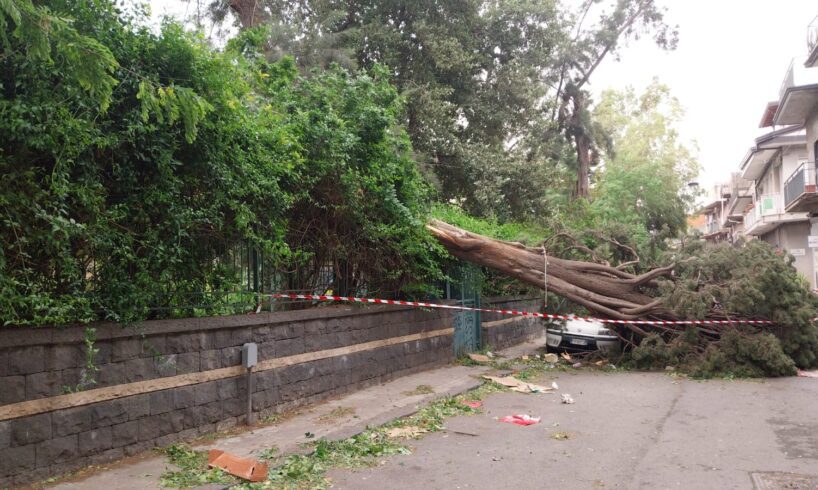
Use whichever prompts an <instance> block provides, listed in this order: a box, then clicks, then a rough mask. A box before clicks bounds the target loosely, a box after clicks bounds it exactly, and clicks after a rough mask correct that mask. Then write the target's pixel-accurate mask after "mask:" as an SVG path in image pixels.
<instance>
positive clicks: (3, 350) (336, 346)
mask: <svg viewBox="0 0 818 490" xmlns="http://www.w3.org/2000/svg"><path fill="white" fill-rule="evenodd" d="M503 301H505V303H502V302H501V303H498V304H501V305H502V304H505V306H501V307H504V308H506V307H515V308H521V307H523V306H530V307H533V308H538V305H536V304H535V302H536V300H516V301H513V300H503ZM526 301H528V302H526ZM532 301H533V302H532ZM511 305H516V306H511ZM451 314H452V313H451V312H450V311H448V310H431V311H426V310H421V309H417V308H411V307H395V306H378V307H369V308H360V307H354V306H329V307H320V308H314V309H310V310H303V311H292V312H279V313H262V314H258V315H243V316H230V317H210V318H190V319H182V320H160V321H149V322H144V323H142V324H140V325H138V326H134V327H122V326H120V325H114V324H95V325H93V327H94V328H95V329H96V337H97V341H96V344H95V347H96V348H98V349H99V352H98V354H97V355H96V357H95V364H96V366H97V367H98V369H99V371H98V372H95V373H90V374H92V377H93V378H94V379H95V380H96V383H95V384H93V385H90V386H86V387H85V388H84V389H83V390H82V391H79V392H73V393H72V392H70V390H71V389H74V388H76V386H77V384H78V383H80V381H81V380H82V379H83V375H82V372H83V369H85V367H84V366H85V357H86V355H85V351H84V347H83V333H84V330H85V326H71V327H66V328H50V327H46V328H6V329H3V330H0V488H3V487H6V486H10V485H16V484H22V483H28V482H32V481H38V480H42V479H45V478H48V477H50V476H53V475H57V474H62V473H65V472H68V471H71V470H74V469H77V468H80V467H83V466H87V465H93V464H102V463H105V462H109V461H112V460H115V459H118V458H121V457H123V456H128V455H132V454H136V453H138V452H141V451H144V450H146V449H150V448H152V447H155V446H165V445H169V444H173V443H175V442H178V441H183V440H189V439H192V438H195V437H196V436H199V435H202V434H205V433H209V432H213V431H217V430H222V429H226V428H229V427H232V426H235V425H237V424H239V423H242V422H243V419H244V414H245V411H246V403H247V388H246V378H245V377H244V370H243V368H242V367H241V346H242V344H244V343H246V342H256V343H257V344H258V348H259V365H258V366H257V367H256V368H255V370H254V373H253V387H252V394H251V398H252V402H251V403H252V409H253V412H254V414H255V416H256V417H258V416H264V415H266V414H269V413H271V412H281V411H285V410H289V409H292V408H295V407H297V406H300V405H305V404H309V403H314V402H317V401H320V400H322V399H326V398H329V397H332V396H337V395H339V394H342V393H345V392H349V391H353V390H356V389H360V388H362V387H365V386H368V385H371V384H376V383H381V382H384V381H387V380H389V379H393V378H395V377H398V376H402V375H405V374H410V373H413V372H417V371H421V370H425V369H429V368H432V367H435V366H439V365H442V364H446V363H448V362H450V361H451V360H452V359H453V346H452V317H451ZM530 320H531V319H523V318H518V319H516V320H514V321H513V322H507V324H502V325H499V326H495V327H494V328H491V327H489V328H488V329H486V328H484V332H485V331H486V330H489V333H484V339H485V340H487V341H488V342H489V343H491V344H492V345H493V346H495V347H499V346H504V345H509V344H511V343H515V341H516V342H521V341H524V340H526V338H528V335H529V333H530V330H532V329H531V327H530V326H529V325H528V324H527V323H525V322H529V321H530ZM521 322H522V323H521ZM523 323H525V325H524V324H523ZM86 377H87V376H86Z"/></svg>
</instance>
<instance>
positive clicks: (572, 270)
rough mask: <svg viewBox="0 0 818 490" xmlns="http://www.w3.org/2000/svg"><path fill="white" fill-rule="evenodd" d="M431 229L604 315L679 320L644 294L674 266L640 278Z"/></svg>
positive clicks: (455, 251) (453, 247)
mask: <svg viewBox="0 0 818 490" xmlns="http://www.w3.org/2000/svg"><path fill="white" fill-rule="evenodd" d="M426 227H427V228H428V229H429V231H430V232H431V233H432V235H434V237H435V238H436V239H437V240H438V241H439V242H440V243H441V244H443V246H445V247H446V249H447V250H448V251H449V252H450V253H451V254H452V255H454V256H456V257H458V258H461V259H463V260H465V261H468V262H472V263H475V264H479V265H482V266H485V267H489V268H491V269H495V270H497V271H500V272H502V273H505V274H507V275H509V276H511V277H514V278H516V279H519V280H520V281H523V282H525V283H528V284H531V285H533V286H536V287H539V288H543V289H547V290H548V291H551V292H553V293H555V294H557V295H559V296H562V297H564V298H566V299H569V300H571V301H573V302H574V303H577V304H580V305H582V306H584V307H586V308H587V309H588V310H590V311H592V312H595V313H597V314H601V315H603V316H605V317H608V318H613V319H618V320H635V319H638V318H644V317H660V318H664V319H673V318H674V316H673V314H672V313H671V312H669V311H667V310H666V309H665V308H663V307H662V304H661V300H657V299H656V298H653V297H651V296H649V295H647V294H645V293H644V292H643V291H642V290H643V289H644V288H645V286H648V285H650V284H651V282H652V281H653V280H654V279H656V278H657V277H660V276H663V275H668V274H670V271H671V267H663V268H659V269H654V270H652V271H650V272H647V273H645V274H641V275H635V274H631V273H629V272H626V271H624V270H621V269H618V268H616V267H613V266H609V265H605V264H599V263H594V262H582V261H577V260H566V259H560V258H557V257H552V256H550V255H546V254H545V250H544V249H542V248H539V249H537V248H530V247H526V246H525V245H523V244H520V243H513V242H504V241H500V240H495V239H492V238H488V237H485V236H482V235H478V234H476V233H471V232H468V231H466V230H463V229H461V228H457V227H456V226H452V225H450V224H447V223H444V222H442V221H438V220H433V221H431V222H430V223H429V224H428V225H427V226H426ZM545 272H547V275H546V273H545ZM637 330H638V328H637ZM640 333H642V332H640Z"/></svg>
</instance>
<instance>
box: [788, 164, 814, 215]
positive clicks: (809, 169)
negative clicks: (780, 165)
mask: <svg viewBox="0 0 818 490" xmlns="http://www.w3.org/2000/svg"><path fill="white" fill-rule="evenodd" d="M815 191H816V187H815V162H804V163H802V164H801V165H799V166H798V168H797V169H795V172H793V173H792V175H790V176H789V178H787V181H786V182H784V207H787V206H789V205H790V204H791V203H792V202H793V201H795V200H796V199H798V198H799V197H801V196H802V195H804V194H806V193H811V192H815Z"/></svg>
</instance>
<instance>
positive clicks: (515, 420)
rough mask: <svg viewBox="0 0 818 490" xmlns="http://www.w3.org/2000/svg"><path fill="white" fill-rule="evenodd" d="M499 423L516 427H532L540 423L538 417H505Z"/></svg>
mask: <svg viewBox="0 0 818 490" xmlns="http://www.w3.org/2000/svg"><path fill="white" fill-rule="evenodd" d="M500 422H508V423H510V424H516V425H534V424H537V423H539V422H540V418H539V417H531V416H529V415H525V414H523V415H506V416H505V417H503V418H501V419H500Z"/></svg>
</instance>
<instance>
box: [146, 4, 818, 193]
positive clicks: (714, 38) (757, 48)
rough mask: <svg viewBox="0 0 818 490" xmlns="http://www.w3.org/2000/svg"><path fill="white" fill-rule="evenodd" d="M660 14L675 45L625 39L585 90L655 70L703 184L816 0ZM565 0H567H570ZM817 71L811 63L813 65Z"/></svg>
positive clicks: (740, 134) (745, 141) (731, 157)
mask: <svg viewBox="0 0 818 490" xmlns="http://www.w3.org/2000/svg"><path fill="white" fill-rule="evenodd" d="M657 2H658V3H659V4H660V5H663V6H665V7H666V8H667V16H666V20H667V22H668V23H669V24H672V25H676V24H678V26H679V46H678V48H677V49H676V50H675V51H670V52H664V51H661V50H660V49H659V48H657V47H656V46H655V45H654V44H653V43H652V42H651V40H650V39H647V38H646V39H643V40H640V41H637V42H634V43H631V45H629V46H628V47H627V48H626V49H624V50H623V51H622V57H621V60H620V61H618V62H617V61H614V60H613V59H608V60H606V61H605V62H604V63H603V64H602V65H601V66H600V67H599V69H598V70H597V72H596V73H595V74H594V76H593V77H592V79H591V81H592V87H591V88H592V90H593V91H594V92H595V93H599V92H601V91H602V90H604V89H606V88H624V87H626V86H628V85H633V86H634V87H635V88H637V89H640V88H643V87H645V86H646V85H647V84H648V83H650V81H651V79H652V78H653V77H657V78H658V79H659V80H660V81H661V82H662V83H665V84H667V85H669V86H670V88H671V91H672V93H673V94H674V95H675V96H676V97H677V98H678V99H679V100H680V101H681V103H682V105H683V106H684V107H685V109H686V111H687V114H686V117H685V119H684V121H683V123H682V126H681V128H680V130H681V133H682V136H683V137H684V138H686V139H689V140H695V141H696V142H697V144H698V147H699V160H700V162H701V165H702V167H703V171H702V175H701V177H700V179H699V180H700V183H701V184H702V186H703V187H705V188H706V187H709V186H710V185H711V184H713V183H715V182H717V181H720V180H726V179H727V178H729V176H730V172H732V171H736V170H737V169H738V165H739V163H740V160H741V158H742V157H743V156H744V154H745V152H746V151H747V149H748V148H749V147H750V146H752V144H753V138H755V137H756V136H758V135H760V134H762V133H763V132H765V131H768V130H769V129H767V130H763V129H759V128H758V123H759V121H760V120H761V115H762V112H763V110H764V107H765V105H766V103H767V102H769V101H772V100H776V99H777V98H778V90H779V87H780V85H781V81H782V80H783V79H784V75H785V73H786V71H787V67H788V66H789V64H790V61H791V60H792V58H793V57H803V56H805V55H806V50H807V48H806V38H807V25H808V24H809V23H810V22H811V21H812V19H813V18H814V17H815V16H816V15H818V2H816V1H815V0H778V1H775V0H657ZM569 3H572V2H571V1H570V0H569ZM151 8H152V11H153V14H154V16H157V17H158V16H159V15H161V14H177V15H184V14H185V13H188V14H192V12H193V11H194V10H195V1H193V2H191V3H190V4H189V5H188V2H186V1H184V0H151ZM814 70H815V71H818V68H816V69H814Z"/></svg>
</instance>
